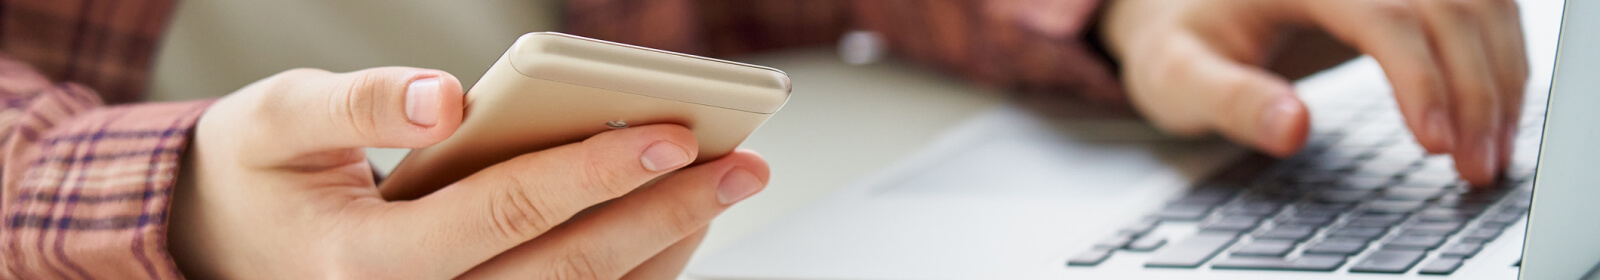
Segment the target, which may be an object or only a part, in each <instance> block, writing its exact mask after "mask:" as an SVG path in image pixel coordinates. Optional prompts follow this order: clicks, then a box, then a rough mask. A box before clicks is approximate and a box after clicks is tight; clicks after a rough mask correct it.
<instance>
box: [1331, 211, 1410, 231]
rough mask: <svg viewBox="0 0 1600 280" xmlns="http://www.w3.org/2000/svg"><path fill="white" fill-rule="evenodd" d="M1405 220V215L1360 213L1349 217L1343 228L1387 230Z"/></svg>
mask: <svg viewBox="0 0 1600 280" xmlns="http://www.w3.org/2000/svg"><path fill="white" fill-rule="evenodd" d="M1405 220H1406V215H1405V214H1382V213H1362V214H1360V215H1356V216H1354V217H1351V218H1350V220H1349V221H1346V222H1345V223H1344V226H1345V227H1370V228H1388V227H1392V226H1394V225H1396V224H1399V223H1400V222H1404V221H1405Z"/></svg>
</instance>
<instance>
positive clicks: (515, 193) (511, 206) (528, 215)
mask: <svg viewBox="0 0 1600 280" xmlns="http://www.w3.org/2000/svg"><path fill="white" fill-rule="evenodd" d="M509 178H512V181H513V182H512V183H513V184H511V186H510V187H506V188H501V189H502V190H503V191H502V192H503V193H500V194H497V195H495V196H494V197H493V198H491V199H490V200H489V207H488V208H489V211H490V213H489V217H491V219H493V221H492V223H490V225H492V226H491V230H492V231H493V233H494V234H496V235H497V236H499V237H501V238H506V239H507V240H518V241H521V240H527V239H531V238H533V237H534V236H538V235H539V234H541V233H543V232H544V231H545V230H546V229H549V228H550V227H552V226H553V225H555V224H556V217H552V216H551V215H550V214H549V213H546V212H545V211H544V210H543V209H545V207H546V204H545V203H542V201H541V200H540V198H539V196H537V195H535V194H533V193H531V192H529V190H531V189H533V188H532V186H531V185H528V184H525V182H524V181H523V179H520V178H521V177H519V176H510V177H509Z"/></svg>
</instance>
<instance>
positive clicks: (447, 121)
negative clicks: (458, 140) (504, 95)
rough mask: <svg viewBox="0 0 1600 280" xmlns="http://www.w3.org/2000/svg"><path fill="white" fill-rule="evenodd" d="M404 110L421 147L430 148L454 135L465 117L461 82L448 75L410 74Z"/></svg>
mask: <svg viewBox="0 0 1600 280" xmlns="http://www.w3.org/2000/svg"><path fill="white" fill-rule="evenodd" d="M403 96H404V97H403V98H404V99H405V100H404V105H403V106H404V108H403V109H404V110H403V113H404V114H405V117H406V119H407V121H409V122H410V124H411V125H412V126H413V127H414V131H416V132H417V133H419V134H421V136H422V137H421V138H422V140H424V142H426V143H422V145H424V146H426V145H432V144H435V143H438V142H440V141H444V139H446V138H449V137H450V135H452V134H455V131H456V129H457V128H459V127H460V126H461V121H462V119H463V118H464V117H465V116H464V115H465V113H466V110H465V108H466V93H465V92H463V91H462V89H461V82H460V81H459V80H457V79H456V78H455V76H453V75H450V73H447V72H444V71H439V70H431V69H422V70H412V73H411V74H410V77H409V79H407V82H406V85H405V93H404V95H403Z"/></svg>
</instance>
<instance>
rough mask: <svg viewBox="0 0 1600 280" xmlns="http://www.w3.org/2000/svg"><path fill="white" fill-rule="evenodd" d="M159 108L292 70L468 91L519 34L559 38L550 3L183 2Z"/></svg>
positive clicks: (161, 79)
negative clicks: (412, 71) (409, 78)
mask: <svg viewBox="0 0 1600 280" xmlns="http://www.w3.org/2000/svg"><path fill="white" fill-rule="evenodd" d="M180 2H181V4H180V5H179V8H178V11H177V15H176V16H175V17H174V18H173V21H172V23H171V26H170V27H169V28H170V30H169V32H168V33H167V37H166V39H165V42H163V44H162V45H161V51H160V54H159V55H158V56H157V61H156V71H155V82H154V83H152V86H151V98H152V99H154V100H187V99H196V98H205V97H214V96H221V95H225V94H227V93H229V92H232V91H233V90H235V89H238V88H239V87H241V86H244V85H245V84H249V83H250V82H252V81H255V80H258V79H260V78H262V77H266V76H270V75H272V74H274V73H277V72H280V71H283V70H287V69H290V68H296V67H313V68H322V69H327V70H331V71H340V72H342V71H351V70H358V69H362V68H368V67H374V66H391V65H398V66H414V67H425V68H434V69H440V70H445V71H447V72H450V73H452V74H455V75H456V77H458V78H460V79H461V81H462V83H463V84H464V85H467V86H470V85H471V84H472V82H474V81H477V80H478V76H481V75H482V74H483V71H484V70H487V69H489V65H491V64H493V63H494V61H495V59H497V58H499V56H500V53H501V52H504V51H505V48H506V47H507V46H510V45H511V42H512V41H513V40H515V39H516V38H517V35H521V34H523V33H527V32H533V31H547V30H554V29H555V27H556V26H557V25H556V24H557V23H558V18H557V17H556V16H557V15H559V13H557V11H558V9H557V8H558V7H559V4H560V3H558V2H557V1H549V0H482V1H430V0H342V1H315V0H273V1H243V0H204V1H180Z"/></svg>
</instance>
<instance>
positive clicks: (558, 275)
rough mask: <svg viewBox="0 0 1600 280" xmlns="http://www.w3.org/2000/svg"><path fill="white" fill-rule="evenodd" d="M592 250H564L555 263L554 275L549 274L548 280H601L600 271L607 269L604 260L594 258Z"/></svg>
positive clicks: (597, 257) (598, 257) (605, 260)
mask: <svg viewBox="0 0 1600 280" xmlns="http://www.w3.org/2000/svg"><path fill="white" fill-rule="evenodd" d="M592 252H593V250H576V249H569V250H566V252H565V254H564V256H563V257H561V258H556V259H554V261H555V262H557V263H556V264H555V265H554V267H555V270H554V271H555V273H552V274H550V279H559V280H566V279H602V278H603V277H602V275H601V273H600V272H601V269H602V268H604V267H607V262H608V260H607V259H606V258H603V257H600V256H596V255H595V254H594V253H592Z"/></svg>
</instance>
